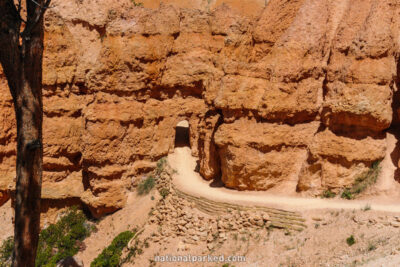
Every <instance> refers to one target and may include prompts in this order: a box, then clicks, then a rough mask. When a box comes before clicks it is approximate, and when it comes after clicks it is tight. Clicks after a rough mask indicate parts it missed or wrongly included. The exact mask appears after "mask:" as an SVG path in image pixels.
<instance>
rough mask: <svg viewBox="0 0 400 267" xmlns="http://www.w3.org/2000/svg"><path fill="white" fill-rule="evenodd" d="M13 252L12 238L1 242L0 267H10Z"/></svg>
mask: <svg viewBox="0 0 400 267" xmlns="http://www.w3.org/2000/svg"><path fill="white" fill-rule="evenodd" d="M13 250H14V237H13V236H10V237H9V238H7V239H6V240H4V241H3V244H2V245H1V247H0V267H8V266H11V260H12V254H13Z"/></svg>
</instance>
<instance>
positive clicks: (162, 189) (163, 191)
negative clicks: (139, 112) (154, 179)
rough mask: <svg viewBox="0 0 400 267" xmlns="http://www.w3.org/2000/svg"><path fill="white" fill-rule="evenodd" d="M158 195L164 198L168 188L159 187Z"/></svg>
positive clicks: (167, 193)
mask: <svg viewBox="0 0 400 267" xmlns="http://www.w3.org/2000/svg"><path fill="white" fill-rule="evenodd" d="M160 195H161V196H162V198H166V197H167V196H168V195H169V190H168V189H167V188H161V190H160Z"/></svg>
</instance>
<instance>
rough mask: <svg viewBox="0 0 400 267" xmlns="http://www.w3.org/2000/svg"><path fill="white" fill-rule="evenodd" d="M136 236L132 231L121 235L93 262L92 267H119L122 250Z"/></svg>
mask: <svg viewBox="0 0 400 267" xmlns="http://www.w3.org/2000/svg"><path fill="white" fill-rule="evenodd" d="M133 236H134V233H133V232H131V231H125V232H122V233H120V234H119V235H118V236H116V237H115V238H114V240H113V241H112V242H111V245H109V246H108V247H107V248H105V249H104V250H103V251H102V252H101V254H100V255H99V256H98V257H97V258H96V259H94V261H92V263H91V264H90V267H117V266H119V262H120V258H121V254H122V250H123V249H124V248H125V247H126V246H127V245H128V242H129V241H130V240H131V238H132V237H133Z"/></svg>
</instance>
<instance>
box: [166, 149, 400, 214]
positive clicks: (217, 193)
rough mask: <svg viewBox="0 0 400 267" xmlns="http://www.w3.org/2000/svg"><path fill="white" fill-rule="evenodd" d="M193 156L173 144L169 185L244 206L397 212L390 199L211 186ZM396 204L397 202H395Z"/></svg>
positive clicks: (296, 209)
mask: <svg viewBox="0 0 400 267" xmlns="http://www.w3.org/2000/svg"><path fill="white" fill-rule="evenodd" d="M196 160H197V159H196V158H194V157H193V156H192V155H191V150H190V148H189V147H177V148H175V151H174V153H172V154H170V155H169V156H168V162H169V164H170V166H171V167H172V168H173V169H175V170H176V171H177V173H176V174H174V176H173V184H174V185H175V187H176V188H177V189H179V190H180V191H182V192H184V193H186V194H189V195H192V196H196V197H204V198H206V199H210V200H213V201H217V202H226V203H232V204H240V205H246V206H247V205H248V206H265V207H270V208H280V209H286V210H292V211H302V210H313V209H314V210H315V209H351V210H353V209H360V208H363V207H365V206H366V205H370V206H371V209H373V210H376V211H386V212H396V213H397V212H399V213H400V202H398V201H394V200H392V199H390V198H389V199H386V200H385V199H375V198H372V199H369V200H351V201H349V200H342V199H321V198H305V197H286V196H279V195H274V194H271V193H266V192H250V191H236V190H231V189H228V188H225V187H213V186H212V185H211V182H208V181H205V180H204V179H203V178H202V177H201V176H200V174H199V173H198V172H195V167H196ZM397 203H399V204H397Z"/></svg>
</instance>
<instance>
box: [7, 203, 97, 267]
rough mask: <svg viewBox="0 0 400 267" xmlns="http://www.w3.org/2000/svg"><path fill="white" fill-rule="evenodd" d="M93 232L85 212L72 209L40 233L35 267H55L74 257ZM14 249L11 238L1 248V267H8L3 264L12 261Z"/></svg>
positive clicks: (75, 208)
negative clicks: (60, 262)
mask: <svg viewBox="0 0 400 267" xmlns="http://www.w3.org/2000/svg"><path fill="white" fill-rule="evenodd" d="M91 231H93V227H92V226H90V225H89V224H88V223H87V219H86V217H85V215H84V214H83V212H82V211H79V210H78V208H77V207H72V208H71V209H70V210H69V211H68V212H67V213H66V214H65V215H64V216H62V217H61V219H60V220H59V221H58V222H57V223H55V224H52V225H50V226H49V227H47V228H46V229H44V230H42V231H41V232H40V235H39V243H38V249H37V253H36V262H35V266H36V267H54V266H56V264H57V262H59V261H60V260H63V259H65V258H67V257H70V256H74V255H75V254H76V253H78V251H79V249H80V247H81V244H82V242H81V241H83V239H85V238H86V237H88V236H89V235H90V233H91ZM13 248H14V240H13V237H10V238H8V239H7V240H6V241H5V242H4V243H3V245H2V246H1V248H0V267H7V265H6V264H3V262H7V259H9V260H11V257H12V251H13Z"/></svg>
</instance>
